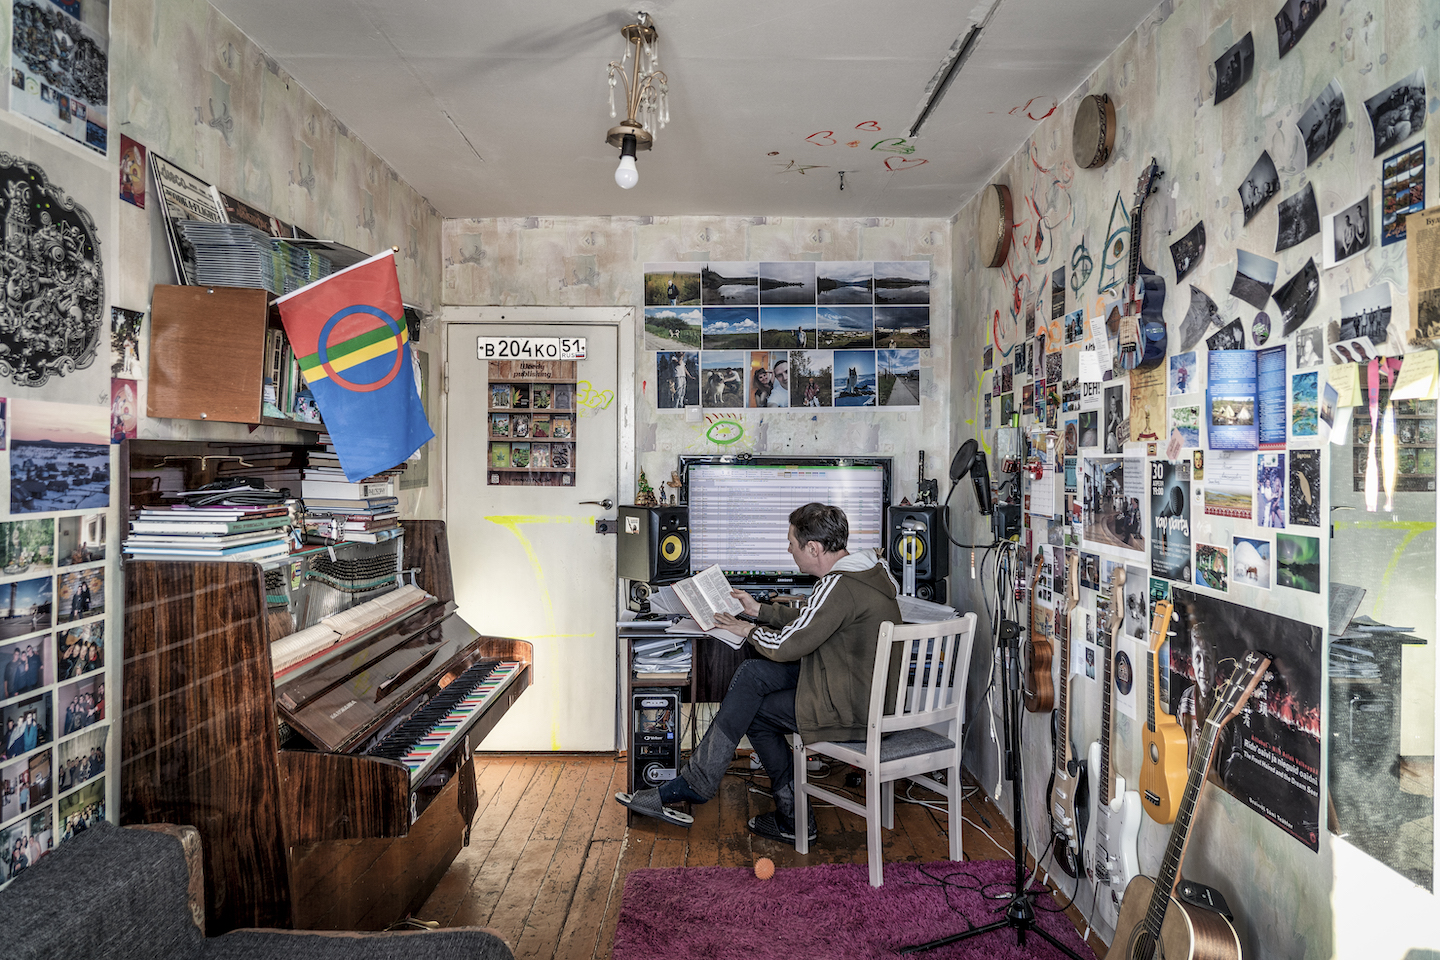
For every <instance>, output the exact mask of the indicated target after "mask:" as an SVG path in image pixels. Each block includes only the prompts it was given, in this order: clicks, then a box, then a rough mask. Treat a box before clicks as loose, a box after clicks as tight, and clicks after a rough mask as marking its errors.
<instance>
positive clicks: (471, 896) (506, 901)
mask: <svg viewBox="0 0 1440 960" xmlns="http://www.w3.org/2000/svg"><path fill="white" fill-rule="evenodd" d="M475 765H476V781H477V787H478V789H479V795H480V809H479V812H478V813H477V814H476V817H475V822H474V824H473V826H472V828H471V837H470V845H469V846H468V847H466V848H464V849H463V850H461V851H460V855H459V856H457V857H456V858H455V862H454V864H452V865H451V867H450V870H449V872H447V873H446V875H445V876H444V878H443V879H442V880H441V881H440V883H439V885H438V886H437V887H436V888H435V892H434V893H433V894H432V895H431V897H430V899H429V900H427V901H426V903H425V905H424V907H423V908H422V909H421V910H420V911H419V912H418V914H417V915H418V916H419V917H421V918H423V919H427V920H436V921H439V922H440V924H441V925H442V926H465V925H474V926H488V927H490V928H491V929H493V930H495V931H496V932H497V933H499V934H500V936H502V937H504V939H505V942H506V943H508V944H509V945H510V948H511V949H512V950H513V951H514V952H515V955H516V956H517V957H521V958H526V960H530V958H556V960H609V958H610V954H611V947H612V945H613V943H614V940H615V927H616V924H617V923H618V922H619V918H620V905H621V900H622V896H623V893H624V886H625V877H626V876H627V875H628V874H629V873H630V871H631V870H636V869H640V868H655V867H679V866H690V867H699V866H730V867H746V868H749V867H752V866H753V865H754V863H755V861H756V860H757V859H759V858H760V857H769V858H770V859H772V860H773V861H774V862H775V865H776V866H777V867H779V868H781V869H784V868H786V867H798V866H807V865H810V864H817V863H859V864H864V863H867V862H868V857H867V853H866V842H865V839H866V838H865V821H864V818H863V817H859V816H856V815H855V814H852V813H850V812H848V811H844V810H840V809H838V808H836V807H833V806H830V805H828V804H826V805H817V806H816V810H815V818H816V821H817V824H818V827H819V831H820V838H819V840H817V841H816V842H815V843H813V844H811V846H810V852H809V853H808V854H806V855H804V856H801V855H800V854H798V853H796V852H795V849H794V847H792V846H790V845H788V844H777V843H773V842H771V841H769V840H765V839H762V838H760V837H756V836H754V835H752V834H751V833H750V832H749V831H748V830H747V829H746V821H747V820H748V819H749V818H750V817H752V816H755V815H756V814H759V813H764V812H766V811H768V810H770V809H771V807H772V805H771V801H770V799H769V797H768V795H767V794H768V790H769V781H768V780H766V779H765V778H764V777H763V776H762V775H757V774H752V773H751V771H750V767H749V763H748V761H747V758H745V757H743V756H742V757H739V758H737V760H736V762H735V763H734V764H733V765H732V767H731V769H730V773H731V775H730V776H727V777H726V778H725V779H724V781H723V782H722V784H721V787H720V790H719V792H718V794H717V795H716V797H715V799H714V800H712V801H711V802H709V803H703V804H695V805H693V807H692V809H691V810H690V813H691V815H692V816H693V817H694V818H695V822H694V823H693V824H692V825H691V826H690V827H689V828H688V829H686V828H684V827H680V826H678V825H675V824H671V823H664V822H661V821H659V820H653V819H650V818H646V817H637V816H634V815H633V814H629V813H628V812H627V811H626V810H625V808H624V807H622V806H620V804H618V803H616V802H615V800H614V795H615V794H616V793H617V792H621V791H624V790H625V788H626V765H625V762H624V758H623V757H620V758H618V759H617V757H616V756H615V755H613V754H603V755H600V754H587V755H582V756H574V755H549V754H545V755H512V754H480V755H478V756H477V757H476V761H475ZM847 770H848V768H845V767H843V766H837V767H836V768H832V769H830V770H828V771H826V774H827V775H826V776H824V777H822V778H819V780H818V782H821V783H823V784H824V785H825V786H827V787H828V788H830V789H832V790H834V791H836V792H839V793H842V794H844V795H848V796H850V797H852V798H854V799H855V800H856V801H857V802H860V803H863V802H864V793H863V789H861V788H846V787H845V786H844V774H845V773H846V772H847ZM907 793H908V795H909V796H910V798H912V799H914V800H923V801H927V802H930V803H934V804H937V805H938V806H939V807H941V809H939V810H936V809H931V808H929V807H927V806H923V805H921V804H919V803H907V802H904V797H905V796H906V795H907ZM944 803H945V798H944V797H943V796H941V795H939V794H935V793H932V792H931V791H929V790H925V789H923V788H920V787H916V786H913V785H911V784H909V783H908V782H901V783H900V784H898V785H897V789H896V803H895V829H894V830H886V831H884V832H883V833H882V843H883V845H884V852H885V861H886V862H887V863H896V862H901V861H907V860H908V861H915V862H930V861H935V860H944V859H946V858H947V856H948V854H949V840H948V839H947V833H946V830H947V829H948V814H946V813H945V811H944V809H943V807H944ZM961 809H962V812H963V814H964V817H965V823H964V824H963V840H964V843H963V852H964V856H965V859H967V860H997V859H1006V860H1008V859H1010V856H1011V852H1012V848H1013V846H1014V834H1013V833H1012V832H1011V830H1010V825H1009V823H1008V822H1007V821H1006V820H1005V818H1004V817H1002V816H1001V815H1000V814H999V811H998V810H996V808H995V806H994V805H993V804H992V803H991V802H990V801H989V800H988V799H987V798H985V797H984V796H981V795H978V794H976V795H973V796H971V797H970V798H968V799H967V800H966V801H965V802H964V804H963V805H962V808H961ZM982 831H983V832H982ZM987 833H988V834H989V836H986V834H987ZM1043 866H1050V863H1049V861H1048V860H1047V861H1046V862H1045V864H1043ZM1029 867H1033V860H1032V859H1030V858H1027V868H1029ZM1041 879H1042V880H1045V879H1047V877H1046V874H1045V873H1044V871H1043V869H1042V872H1041ZM1048 881H1049V885H1050V887H1051V888H1052V890H1058V891H1059V894H1058V897H1057V899H1056V900H1055V903H1056V905H1060V904H1064V903H1067V902H1068V900H1069V897H1070V893H1071V890H1072V887H1073V884H1074V881H1073V880H1071V879H1070V878H1069V877H1066V876H1064V875H1063V874H1059V873H1057V874H1056V875H1055V876H1051V877H1048ZM1079 899H1080V901H1081V903H1082V904H1084V905H1086V906H1088V904H1089V899H1088V891H1087V890H1086V889H1085V885H1084V884H1081V893H1080V897H1079ZM1068 915H1069V917H1070V919H1071V921H1072V922H1073V923H1075V925H1076V929H1077V930H1084V929H1085V922H1084V918H1083V917H1082V916H1081V915H1080V912H1079V910H1078V909H1077V908H1075V907H1073V906H1071V907H1070V909H1069V910H1068ZM1090 945H1091V947H1092V948H1093V949H1094V950H1095V951H1096V953H1097V955H1102V956H1103V955H1104V953H1105V947H1104V945H1103V944H1102V943H1101V942H1100V940H1099V939H1098V938H1096V937H1095V936H1094V935H1093V934H1091V936H1090Z"/></svg>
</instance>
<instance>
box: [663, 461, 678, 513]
mask: <svg viewBox="0 0 1440 960" xmlns="http://www.w3.org/2000/svg"><path fill="white" fill-rule="evenodd" d="M665 486H667V487H669V488H670V505H671V506H672V507H673V506H674V505H675V502H676V493H675V491H677V490H679V489H680V471H678V470H671V471H670V479H669V480H666V481H665Z"/></svg>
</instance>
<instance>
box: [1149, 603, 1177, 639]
mask: <svg viewBox="0 0 1440 960" xmlns="http://www.w3.org/2000/svg"><path fill="white" fill-rule="evenodd" d="M1174 612H1175V604H1174V602H1173V601H1172V600H1170V599H1169V598H1166V599H1164V600H1157V601H1156V602H1155V616H1154V617H1152V618H1151V620H1150V649H1151V650H1159V649H1160V647H1161V645H1162V644H1164V643H1165V640H1166V639H1167V638H1168V637H1169V636H1170V617H1171V615H1172V614H1173V613H1174Z"/></svg>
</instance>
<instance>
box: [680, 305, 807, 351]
mask: <svg viewBox="0 0 1440 960" xmlns="http://www.w3.org/2000/svg"><path fill="white" fill-rule="evenodd" d="M812 314H813V311H812ZM700 329H701V334H700V348H701V349H702V350H755V349H758V348H759V346H760V308H759V307H706V308H705V319H704V321H703V322H702V324H701V327H700Z"/></svg>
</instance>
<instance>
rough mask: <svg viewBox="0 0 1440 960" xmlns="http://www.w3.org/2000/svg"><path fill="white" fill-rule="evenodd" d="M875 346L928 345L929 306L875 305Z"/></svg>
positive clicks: (924, 346) (924, 347)
mask: <svg viewBox="0 0 1440 960" xmlns="http://www.w3.org/2000/svg"><path fill="white" fill-rule="evenodd" d="M875 346H877V347H919V348H920V349H922V350H925V349H928V348H929V347H930V308H929V307H876V308H875Z"/></svg>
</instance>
